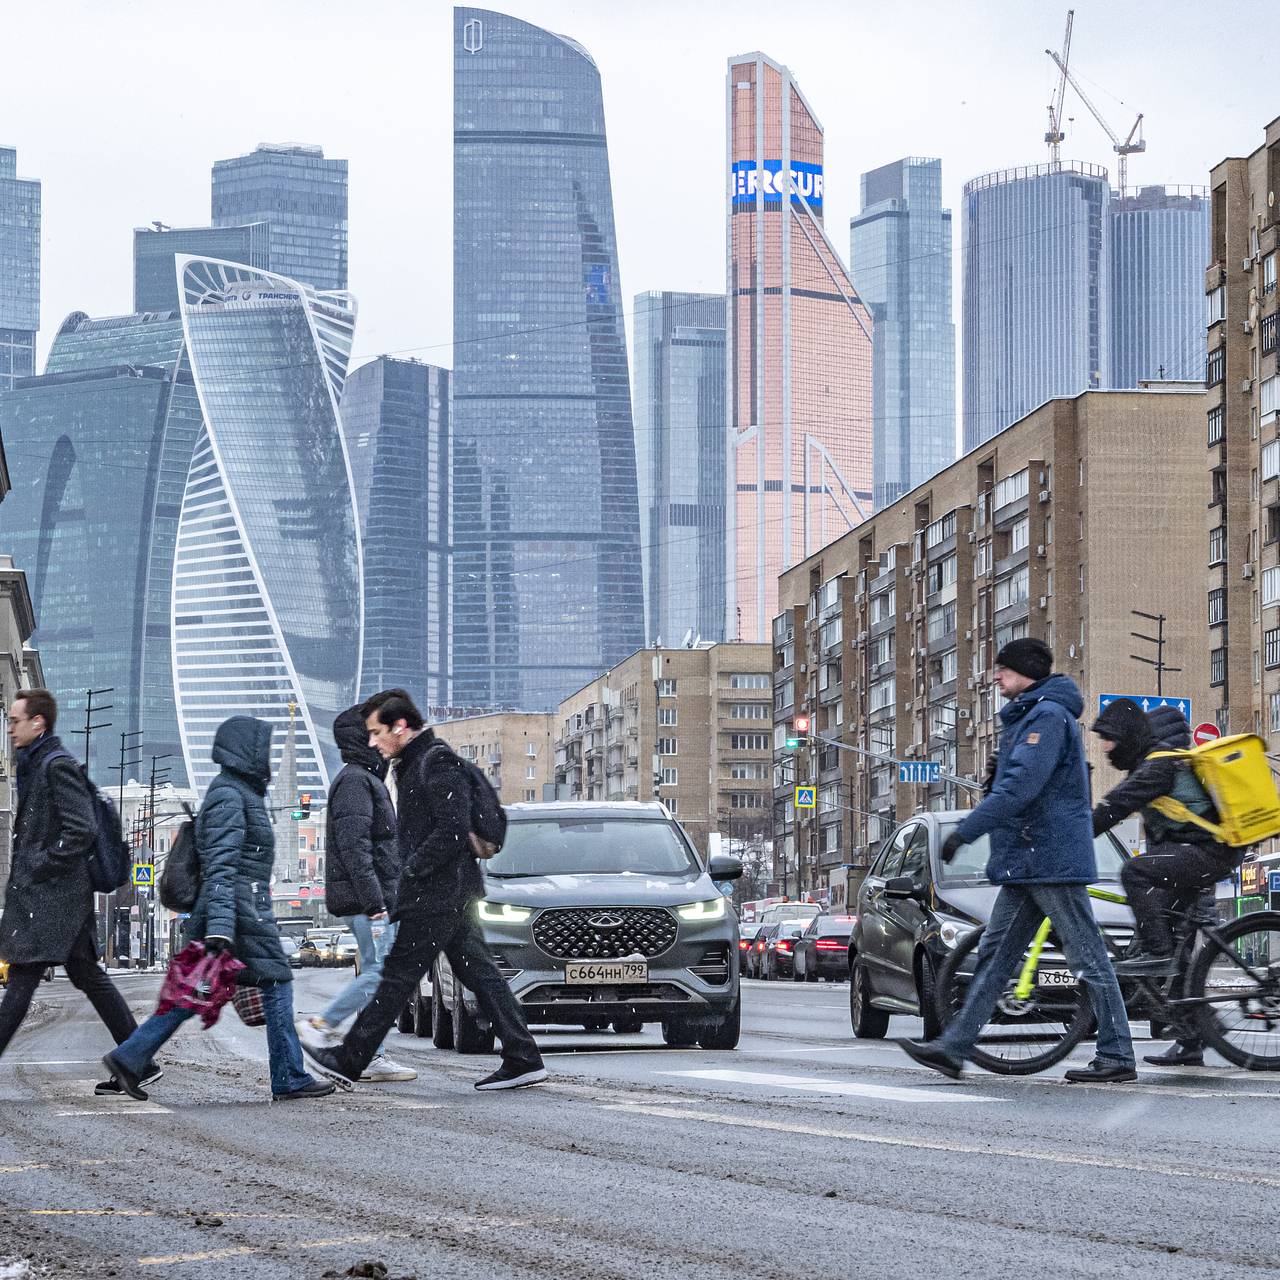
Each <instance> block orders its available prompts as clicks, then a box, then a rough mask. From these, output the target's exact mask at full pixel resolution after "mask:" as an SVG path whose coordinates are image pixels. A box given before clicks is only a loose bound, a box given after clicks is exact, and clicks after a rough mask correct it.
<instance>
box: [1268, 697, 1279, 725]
mask: <svg viewBox="0 0 1280 1280" xmlns="http://www.w3.org/2000/svg"><path fill="white" fill-rule="evenodd" d="M1267 704H1268V706H1269V707H1270V709H1271V732H1272V733H1280V693H1271V694H1268V695H1267Z"/></svg>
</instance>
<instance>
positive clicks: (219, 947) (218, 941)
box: [204, 937, 231, 956]
mask: <svg viewBox="0 0 1280 1280" xmlns="http://www.w3.org/2000/svg"><path fill="white" fill-rule="evenodd" d="M204 950H205V954H206V955H210V956H216V955H218V954H219V953H220V952H222V951H230V950H231V939H230V938H216V937H211V938H206V939H205V940H204Z"/></svg>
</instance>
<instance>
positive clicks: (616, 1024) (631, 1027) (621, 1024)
mask: <svg viewBox="0 0 1280 1280" xmlns="http://www.w3.org/2000/svg"><path fill="white" fill-rule="evenodd" d="M613 1029H614V1031H616V1032H617V1033H618V1035H620V1036H630V1035H635V1033H636V1032H637V1031H643V1030H644V1019H643V1018H614V1020H613Z"/></svg>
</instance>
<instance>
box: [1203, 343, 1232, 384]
mask: <svg viewBox="0 0 1280 1280" xmlns="http://www.w3.org/2000/svg"><path fill="white" fill-rule="evenodd" d="M1226 374H1227V349H1226V348H1225V347H1214V349H1213V350H1212V351H1210V352H1209V355H1208V358H1207V359H1206V360H1205V362H1204V385H1205V386H1206V387H1216V386H1217V385H1218V384H1219V383H1220V382H1221V381H1222V380H1223V379H1224V378H1225V377H1226Z"/></svg>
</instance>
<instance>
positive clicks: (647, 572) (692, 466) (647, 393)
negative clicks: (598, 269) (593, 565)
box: [632, 293, 727, 645]
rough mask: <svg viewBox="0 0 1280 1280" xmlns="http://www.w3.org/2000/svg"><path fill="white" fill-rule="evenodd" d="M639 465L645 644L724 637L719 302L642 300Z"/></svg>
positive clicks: (670, 297)
mask: <svg viewBox="0 0 1280 1280" xmlns="http://www.w3.org/2000/svg"><path fill="white" fill-rule="evenodd" d="M632 314H633V317H634V324H635V356H634V360H635V365H634V368H635V376H636V384H635V385H636V389H635V411H636V467H637V474H638V476H639V484H640V528H641V535H642V543H643V547H642V550H643V562H644V581H645V598H646V606H647V613H648V625H647V629H646V633H645V641H646V643H654V642H656V641H657V640H658V639H661V641H662V643H663V644H668V645H677V644H679V643H680V642H681V640H682V638H683V637H684V635H685V634H686V632H690V631H691V632H693V634H694V635H695V636H701V637H702V639H704V640H722V639H723V638H724V621H725V591H724V572H725V562H726V551H727V549H726V546H725V519H724V502H725V469H724V468H725V430H724V387H725V380H724V379H725V370H724V295H723V294H714V293H641V294H637V295H636V300H635V303H634V305H633V308H632Z"/></svg>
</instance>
